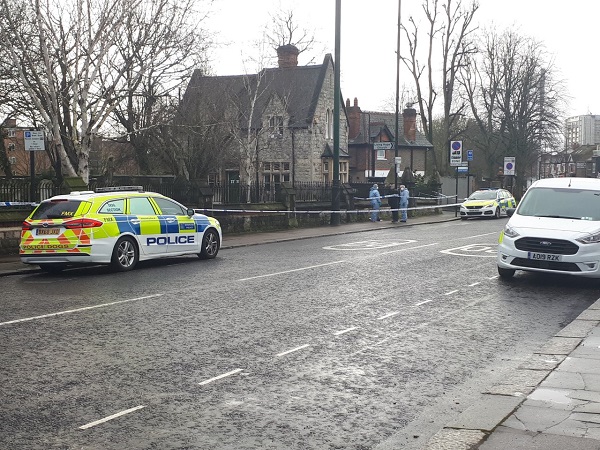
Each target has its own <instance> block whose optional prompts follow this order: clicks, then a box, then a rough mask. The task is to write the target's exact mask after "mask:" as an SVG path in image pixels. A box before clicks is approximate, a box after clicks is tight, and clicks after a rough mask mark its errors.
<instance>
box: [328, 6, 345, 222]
mask: <svg viewBox="0 0 600 450" xmlns="http://www.w3.org/2000/svg"><path fill="white" fill-rule="evenodd" d="M341 9H342V0H335V62H334V69H333V91H334V92H333V184H332V192H331V194H332V195H331V210H332V211H333V212H332V213H331V220H330V224H331V225H339V224H340V214H339V210H340V101H341V100H340V28H341V19H340V17H341Z"/></svg>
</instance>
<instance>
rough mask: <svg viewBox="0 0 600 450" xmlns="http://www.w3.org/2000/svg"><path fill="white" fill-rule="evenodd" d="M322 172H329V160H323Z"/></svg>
mask: <svg viewBox="0 0 600 450" xmlns="http://www.w3.org/2000/svg"><path fill="white" fill-rule="evenodd" d="M323 172H325V173H327V172H329V161H324V162H323Z"/></svg>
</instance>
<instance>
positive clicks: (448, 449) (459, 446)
mask: <svg viewBox="0 0 600 450" xmlns="http://www.w3.org/2000/svg"><path fill="white" fill-rule="evenodd" d="M485 436H486V435H485V433H483V432H482V431H479V430H451V429H447V428H444V429H443V430H441V431H439V432H438V433H436V434H435V435H433V437H432V438H431V439H430V440H429V441H428V442H427V444H426V445H425V447H423V448H422V450H470V449H472V448H475V445H477V443H479V442H481V441H482V440H483V439H484V438H485Z"/></svg>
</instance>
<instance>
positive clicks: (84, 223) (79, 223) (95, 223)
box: [62, 219, 104, 230]
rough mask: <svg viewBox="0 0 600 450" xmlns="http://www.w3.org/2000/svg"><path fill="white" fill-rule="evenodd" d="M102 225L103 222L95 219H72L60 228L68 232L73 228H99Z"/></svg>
mask: <svg viewBox="0 0 600 450" xmlns="http://www.w3.org/2000/svg"><path fill="white" fill-rule="evenodd" d="M102 225H104V222H102V221H100V220H95V219H74V220H69V221H68V222H64V223H63V224H62V226H63V227H65V228H67V229H68V230H73V229H75V228H96V227H101V226H102Z"/></svg>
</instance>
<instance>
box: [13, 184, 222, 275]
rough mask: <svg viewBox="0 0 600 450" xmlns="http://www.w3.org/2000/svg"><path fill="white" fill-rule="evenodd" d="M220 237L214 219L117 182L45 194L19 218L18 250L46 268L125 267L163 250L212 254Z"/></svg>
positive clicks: (174, 253) (27, 261)
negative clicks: (55, 194) (105, 265)
mask: <svg viewBox="0 0 600 450" xmlns="http://www.w3.org/2000/svg"><path fill="white" fill-rule="evenodd" d="M221 242H222V232H221V225H220V224H219V221H218V220H217V219H215V218H213V217H209V216H205V215H203V214H198V213H196V212H195V211H194V210H193V209H191V208H186V207H184V206H183V205H181V204H179V203H177V202H176V201H174V200H172V199H170V198H168V197H165V196H164V195H161V194H157V193H154V192H144V190H143V188H142V187H141V186H122V187H111V188H103V189H97V190H96V192H94V191H79V192H71V193H70V194H68V195H58V196H55V197H52V198H50V199H48V200H44V201H43V202H41V203H40V204H39V205H38V206H37V208H35V209H34V210H33V212H32V213H31V215H30V216H29V217H27V219H25V221H24V222H23V227H22V230H21V243H20V248H19V254H20V257H21V261H22V262H23V263H25V264H37V265H39V266H40V267H41V268H42V269H43V270H45V271H47V272H58V271H61V270H63V269H64V268H65V267H67V266H69V265H72V264H82V263H85V264H109V265H110V266H111V267H112V268H113V269H114V270H116V271H127V270H131V269H133V268H134V267H135V266H136V264H137V263H138V261H144V260H148V259H155V258H161V257H167V256H169V257H170V256H180V255H189V254H197V255H198V256H199V257H200V258H202V259H212V258H215V257H216V256H217V253H218V252H219V249H220V247H221Z"/></svg>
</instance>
